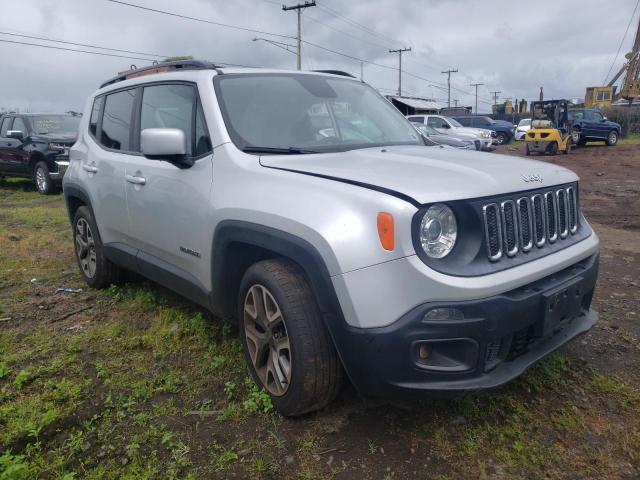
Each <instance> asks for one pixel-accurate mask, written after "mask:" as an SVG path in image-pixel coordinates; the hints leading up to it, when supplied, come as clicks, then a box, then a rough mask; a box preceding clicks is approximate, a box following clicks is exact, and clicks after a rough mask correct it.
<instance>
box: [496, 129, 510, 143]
mask: <svg viewBox="0 0 640 480" xmlns="http://www.w3.org/2000/svg"><path fill="white" fill-rule="evenodd" d="M496 140H497V142H498V145H506V144H507V143H509V137H507V135H506V134H505V133H503V132H498V133H496Z"/></svg>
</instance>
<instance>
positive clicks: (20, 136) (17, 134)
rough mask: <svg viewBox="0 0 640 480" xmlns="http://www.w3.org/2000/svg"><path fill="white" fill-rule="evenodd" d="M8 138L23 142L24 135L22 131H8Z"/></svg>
mask: <svg viewBox="0 0 640 480" xmlns="http://www.w3.org/2000/svg"><path fill="white" fill-rule="evenodd" d="M7 138H15V139H16V140H22V139H23V138H24V134H23V133H22V130H7Z"/></svg>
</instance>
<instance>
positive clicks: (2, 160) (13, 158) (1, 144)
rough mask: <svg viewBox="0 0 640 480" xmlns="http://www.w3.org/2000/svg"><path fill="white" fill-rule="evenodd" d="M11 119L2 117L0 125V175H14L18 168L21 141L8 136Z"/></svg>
mask: <svg viewBox="0 0 640 480" xmlns="http://www.w3.org/2000/svg"><path fill="white" fill-rule="evenodd" d="M13 121H14V119H13V117H4V118H3V120H2V125H0V175H2V174H6V175H16V174H17V173H18V170H19V169H18V165H19V162H20V156H19V152H20V151H21V149H20V147H21V146H22V141H21V140H19V139H17V138H9V137H8V132H9V131H10V130H11V125H12V124H13Z"/></svg>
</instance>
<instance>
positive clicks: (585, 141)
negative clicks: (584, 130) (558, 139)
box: [578, 136, 587, 147]
mask: <svg viewBox="0 0 640 480" xmlns="http://www.w3.org/2000/svg"><path fill="white" fill-rule="evenodd" d="M586 144H587V139H586V138H585V137H583V136H580V140H578V146H580V147H584V146H585V145H586Z"/></svg>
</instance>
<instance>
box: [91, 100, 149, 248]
mask: <svg viewBox="0 0 640 480" xmlns="http://www.w3.org/2000/svg"><path fill="white" fill-rule="evenodd" d="M138 90H139V89H137V88H130V89H123V90H119V91H115V92H113V93H108V94H106V95H103V96H100V97H96V98H95V100H94V103H93V108H92V110H91V116H90V118H89V131H88V132H86V133H85V132H83V135H88V136H89V139H88V141H87V142H86V143H87V151H86V152H85V153H84V154H82V158H81V165H80V168H81V171H80V178H81V180H82V182H81V183H82V184H83V185H85V186H86V187H87V189H88V190H89V192H90V194H91V197H92V198H91V205H92V208H93V212H94V214H95V220H96V223H97V225H98V229H99V230H100V236H101V238H102V242H103V243H104V244H105V245H107V244H112V246H116V247H126V246H127V245H131V243H132V242H131V239H130V235H129V232H130V223H129V217H128V215H127V201H126V189H125V184H126V181H125V173H126V171H125V168H126V165H127V162H129V161H130V160H131V159H132V158H136V156H137V155H140V154H139V153H138V152H136V151H135V149H134V148H133V146H132V142H131V138H132V136H133V130H132V119H133V115H134V105H135V100H136V95H137V93H138ZM130 253H131V252H130Z"/></svg>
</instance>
